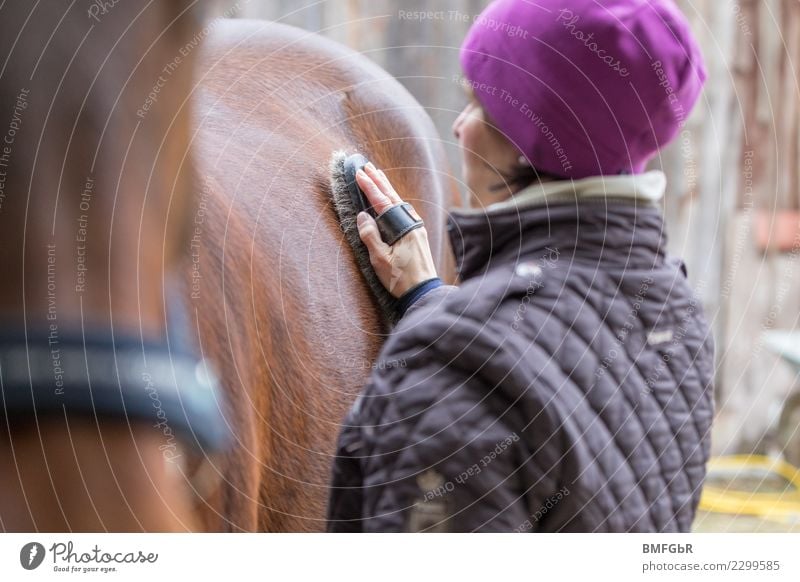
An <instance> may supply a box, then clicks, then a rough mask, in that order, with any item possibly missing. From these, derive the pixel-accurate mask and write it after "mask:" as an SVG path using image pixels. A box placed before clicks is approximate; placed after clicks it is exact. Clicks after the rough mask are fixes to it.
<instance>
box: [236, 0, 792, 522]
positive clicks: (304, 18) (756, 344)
mask: <svg viewBox="0 0 800 582" xmlns="http://www.w3.org/2000/svg"><path fill="white" fill-rule="evenodd" d="M487 4H488V2H486V1H484V0H436V1H431V0H425V1H422V0H405V1H404V2H402V5H400V3H397V2H394V1H390V0H329V1H316V2H312V1H310V0H271V1H270V2H259V1H256V0H250V1H247V0H240V1H239V2H236V3H234V2H231V3H230V5H229V6H228V9H227V12H226V14H227V15H228V16H230V17H235V18H260V19H269V20H274V21H279V22H283V23H286V24H291V25H294V26H298V27H301V28H304V29H306V30H308V31H311V32H314V33H318V34H321V35H324V36H326V37H329V38H332V39H334V40H337V41H339V42H342V43H344V44H346V45H349V46H350V47H352V48H354V49H355V50H357V51H359V52H361V53H363V54H364V55H365V56H367V57H368V58H370V59H372V60H373V61H375V62H376V63H378V64H379V65H381V66H382V67H384V68H385V69H386V70H387V71H388V72H389V73H391V74H392V75H394V76H395V77H397V78H398V79H399V80H400V82H401V83H403V84H404V85H405V86H406V87H407V88H408V89H409V91H410V92H411V93H412V94H413V95H414V96H415V97H416V98H417V99H418V100H419V102H420V103H421V104H422V105H423V106H424V107H425V108H426V109H427V111H428V113H429V114H430V116H431V117H432V118H433V120H434V122H435V124H436V126H437V128H438V130H439V133H440V136H441V138H442V139H443V141H444V144H445V148H446V150H447V153H448V156H449V159H450V163H451V166H452V170H453V171H454V173H455V174H456V175H458V173H459V170H460V162H459V157H458V149H457V144H456V142H455V140H454V138H453V136H452V132H451V129H450V127H451V125H452V123H453V121H454V120H455V118H456V116H457V115H458V113H459V112H460V110H461V108H462V107H463V106H464V104H465V97H464V93H463V91H462V89H461V87H460V86H459V84H458V82H457V81H458V79H459V75H460V69H459V66H458V49H459V46H460V44H461V40H462V39H463V37H464V35H465V33H466V32H467V29H468V28H469V26H470V24H471V22H472V21H473V20H474V18H475V17H476V16H477V15H478V14H479V13H480V12H481V10H482V9H483V7H485V6H486V5H487ZM677 4H678V5H679V6H680V8H681V9H682V10H683V11H684V13H685V14H686V16H687V17H688V19H689V21H690V22H691V24H692V26H693V28H694V31H695V34H696V35H697V37H698V38H699V40H700V42H701V44H702V46H703V48H704V53H705V58H706V64H707V67H708V72H709V79H708V82H707V84H706V90H705V93H704V95H703V97H702V98H701V100H700V102H699V104H698V106H697V107H696V109H695V111H694V112H693V114H692V116H691V118H690V119H688V121H687V123H686V126H685V128H684V130H683V132H682V133H681V134H680V136H679V137H678V139H677V140H676V141H675V142H674V143H673V144H672V145H671V146H670V147H669V148H667V149H666V150H665V151H664V152H662V155H661V156H660V157H659V158H657V159H655V160H654V161H653V162H652V166H653V167H657V168H661V169H663V170H664V171H665V172H666V175H667V178H668V184H669V186H668V192H667V196H666V199H665V202H664V213H665V216H666V218H667V224H668V233H669V236H670V247H671V250H672V252H673V253H674V254H676V255H679V256H681V257H683V258H684V260H685V262H686V264H687V267H688V271H689V277H690V279H691V282H692V284H693V286H694V288H695V289H696V291H697V294H698V296H699V297H700V298H701V299H702V301H703V304H704V306H705V310H706V314H707V316H708V318H709V320H710V321H711V323H712V326H713V330H714V334H715V337H716V341H717V358H718V359H717V369H718V374H717V388H716V400H717V409H718V416H717V420H716V424H715V429H714V435H713V454H714V455H716V456H721V455H725V456H726V458H727V460H726V461H725V462H720V463H718V464H717V465H712V474H711V477H710V480H709V485H710V488H709V491H710V493H709V495H708V496H707V498H711V499H712V501H711V502H708V501H707V500H706V501H705V502H704V505H703V507H705V509H707V510H709V511H704V512H701V514H700V516H699V518H698V523H697V526H696V528H697V529H698V530H701V531H703V530H717V531H719V530H725V531H732V530H737V529H740V530H754V529H756V530H768V531H783V530H788V529H796V528H797V527H798V524H800V521H798V520H800V510H798V508H800V501H797V500H795V497H794V495H795V493H797V492H798V491H797V487H796V485H797V484H798V483H800V479H798V474H797V473H796V472H795V470H794V467H795V466H797V465H800V430H798V427H800V397H798V396H797V395H796V394H797V393H796V392H795V390H796V388H797V384H798V370H800V340H798V333H797V332H796V331H795V330H796V329H797V319H798V314H800V267H799V266H798V255H800V212H799V210H800V80H799V79H800V77H799V76H798V70H799V69H800V2H798V1H797V0H694V1H689V0H678V1H677ZM415 11H419V12H425V13H433V14H431V15H430V17H425V18H419V17H410V16H409V14H410V13H413V12H415ZM734 454H740V455H741V454H748V455H751V454H759V455H764V457H747V458H739V457H732V458H731V457H730V455H734ZM778 461H786V462H788V463H790V464H788V465H780V466H778V465H776V464H775V463H777V462H778ZM715 479H717V480H718V481H719V482H718V483H717V482H716V481H715ZM715 484H716V485H718V486H719V488H720V491H722V493H721V494H724V493H726V492H727V493H728V496H727V497H725V496H724V495H723V497H722V498H719V499H716V501H714V499H715V498H714V497H713V495H712V494H713V492H714V487H715ZM738 489H741V490H742V492H743V493H742V495H743V496H744V497H743V498H742V499H739V500H738V501H735V500H734V501H732V500H731V499H730V495H729V493H730V492H731V491H733V490H738ZM759 495H760V496H762V497H759ZM764 496H765V497H764ZM756 501H757V502H758V503H755V502H756ZM762 502H763V503H762ZM736 503H738V505H737V504H736ZM748 503H749V504H748ZM726 504H728V505H726ZM731 504H732V505H731ZM764 504H766V505H764ZM792 504H796V505H792Z"/></svg>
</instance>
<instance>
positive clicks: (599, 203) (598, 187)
mask: <svg viewBox="0 0 800 582" xmlns="http://www.w3.org/2000/svg"><path fill="white" fill-rule="evenodd" d="M665 187H666V180H665V178H664V174H663V173H662V172H647V173H645V174H640V175H637V176H595V177H591V178H585V179H583V180H570V181H560V182H550V183H544V184H537V185H535V186H532V187H530V188H526V189H524V190H522V191H521V192H519V193H517V194H516V195H515V196H513V197H512V198H510V199H509V200H506V201H503V202H501V203H498V204H494V205H492V206H490V207H488V208H487V209H485V210H473V209H464V210H453V211H451V214H450V218H449V221H448V230H449V234H450V240H451V244H452V247H453V251H454V253H455V256H456V265H457V268H458V274H459V277H460V278H461V279H462V280H465V279H469V278H471V277H475V276H478V275H481V274H484V273H485V272H486V271H487V270H489V269H490V268H491V267H493V266H495V265H497V264H505V263H511V264H516V263H517V262H518V261H519V260H520V259H528V258H531V257H536V256H539V255H547V256H549V257H551V259H552V257H553V256H554V253H555V256H558V257H559V258H560V259H564V258H566V259H568V260H569V261H570V262H571V261H573V260H578V261H581V262H584V263H585V262H590V263H594V264H595V265H597V266H599V265H601V264H602V265H604V266H607V267H613V266H616V267H624V268H653V267H655V266H657V265H658V264H659V263H660V262H661V261H663V259H664V257H665V254H666V251H665V247H666V236H665V234H664V224H663V219H662V217H661V211H660V208H659V200H660V199H661V198H662V196H663V194H664V190H665Z"/></svg>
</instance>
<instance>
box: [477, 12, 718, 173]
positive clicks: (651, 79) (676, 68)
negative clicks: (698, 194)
mask: <svg viewBox="0 0 800 582" xmlns="http://www.w3.org/2000/svg"><path fill="white" fill-rule="evenodd" d="M461 67H462V69H463V71H464V75H465V76H466V78H467V81H468V83H469V85H470V86H471V87H472V90H473V92H474V94H475V96H476V97H477V99H478V101H479V102H480V103H481V105H482V106H483V108H484V109H485V110H486V111H487V113H488V114H489V116H490V117H491V119H492V121H493V122H494V123H495V125H496V126H497V127H498V129H499V130H500V131H502V132H503V133H504V134H505V135H506V137H507V138H508V139H510V140H511V141H512V142H513V143H514V144H515V145H516V146H517V148H518V149H519V150H520V152H521V153H522V154H524V155H525V157H526V158H527V159H528V161H529V162H530V163H531V165H533V166H534V167H535V168H537V169H538V170H541V171H543V172H547V173H549V174H555V175H557V176H563V177H565V178H576V179H577V178H583V177H586V176H595V175H601V174H636V173H639V172H642V171H643V170H644V167H645V164H646V163H647V161H648V160H649V159H650V158H652V157H653V155H654V154H655V153H656V152H657V151H658V150H659V149H660V148H662V147H664V146H665V145H666V144H667V143H668V142H669V141H671V140H672V139H673V138H674V137H675V136H676V134H677V133H678V131H679V130H680V129H681V126H682V125H683V123H684V122H685V121H686V119H687V117H688V116H689V113H690V111H691V109H692V107H693V106H694V104H695V102H696V101H697V98H698V96H699V95H700V91H701V89H702V87H703V83H704V81H705V79H706V71H705V66H704V64H703V57H702V55H701V53H700V48H699V47H698V45H697V42H696V40H695V39H694V37H693V36H692V33H691V31H690V29H689V25H688V23H687V22H686V19H685V18H684V16H683V15H682V14H681V12H680V11H679V10H678V8H677V7H676V6H675V5H674V3H673V2H672V0H604V1H603V2H602V3H601V2H599V1H598V0H496V1H495V2H493V3H492V4H490V5H489V7H488V8H487V9H486V10H485V11H484V12H483V13H482V14H481V15H480V16H478V17H477V18H476V19H475V22H474V23H473V25H472V28H471V29H470V31H469V33H468V34H467V38H466V39H465V40H464V44H463V46H462V47H461Z"/></svg>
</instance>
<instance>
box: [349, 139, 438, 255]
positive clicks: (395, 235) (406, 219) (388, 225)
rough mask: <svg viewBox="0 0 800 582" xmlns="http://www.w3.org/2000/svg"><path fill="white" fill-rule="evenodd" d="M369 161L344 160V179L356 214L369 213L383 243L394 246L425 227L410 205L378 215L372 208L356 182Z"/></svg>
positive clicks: (359, 158) (359, 157) (358, 157)
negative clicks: (358, 174)
mask: <svg viewBox="0 0 800 582" xmlns="http://www.w3.org/2000/svg"><path fill="white" fill-rule="evenodd" d="M368 163H369V160H367V158H365V157H364V156H362V155H361V154H352V155H350V156H348V157H347V158H345V160H344V177H345V182H346V184H347V191H348V194H349V195H350V200H351V202H352V204H353V208H355V210H356V214H358V213H359V212H368V213H369V214H370V215H371V216H372V218H374V219H375V222H376V224H377V225H378V232H380V234H381V238H382V239H383V242H385V243H386V244H387V245H393V244H394V243H396V242H397V241H399V240H400V239H401V238H403V237H404V236H405V235H407V234H408V233H409V232H411V231H412V230H415V229H417V228H420V227H421V226H423V222H422V220H420V219H419V218H416V217H415V216H414V213H413V210H412V208H411V205H410V204H407V203H406V204H398V205H396V206H392V207H391V208H389V209H387V210H385V211H384V212H382V213H381V214H378V215H376V213H375V209H374V208H372V206H370V204H369V201H368V200H367V197H366V195H365V194H364V192H362V190H361V188H360V187H359V186H358V182H356V174H357V173H358V171H359V170H360V169H362V168H363V167H364V166H366V165H367V164H368Z"/></svg>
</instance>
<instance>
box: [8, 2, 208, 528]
mask: <svg viewBox="0 0 800 582" xmlns="http://www.w3.org/2000/svg"><path fill="white" fill-rule="evenodd" d="M193 4H194V2H193V1H192V0H176V1H171V2H166V3H162V2H157V3H151V4H149V5H148V7H147V8H145V9H142V3H138V2H120V3H116V4H113V5H112V4H110V3H106V5H105V7H104V8H103V10H104V12H102V13H101V12H100V9H97V11H93V10H90V12H88V13H87V12H86V10H85V6H84V8H83V9H77V8H73V9H72V10H70V11H68V12H67V14H66V15H64V14H63V13H61V12H60V11H58V10H55V9H53V8H45V7H41V8H40V10H39V11H38V12H37V13H36V14H34V15H33V16H32V17H31V18H30V20H28V21H27V24H24V23H25V22H26V19H28V16H29V12H30V10H31V7H30V3H23V2H17V3H11V5H10V6H6V7H5V8H4V9H3V11H2V12H3V16H2V20H0V32H1V33H2V34H0V53H2V54H8V55H10V57H9V59H8V63H7V64H6V67H5V70H4V71H3V72H2V73H0V74H2V79H3V82H2V84H0V112H2V113H3V115H4V116H5V115H6V114H11V115H12V117H11V122H10V124H9V123H8V121H9V120H8V118H5V117H4V118H3V119H2V123H0V133H2V131H5V130H6V129H7V128H8V133H7V134H6V135H5V136H3V135H0V180H2V182H0V186H2V191H0V269H2V273H3V275H4V279H5V280H4V283H3V285H0V321H3V322H4V327H5V329H6V330H8V329H13V328H14V327H15V326H16V328H17V329H19V330H20V333H22V329H23V327H24V329H25V330H31V329H34V328H43V329H53V326H56V328H57V329H58V330H59V332H60V333H66V332H68V331H69V330H72V331H73V332H77V333H81V330H84V331H87V330H88V331H90V332H92V333H99V334H107V335H110V334H111V333H112V331H113V334H114V336H115V337H119V336H120V335H138V334H142V335H143V336H148V337H150V338H152V339H158V338H162V337H163V336H164V334H165V323H164V321H165V318H164V300H163V297H164V285H165V280H166V278H167V276H168V273H169V272H170V271H171V270H174V269H175V267H176V262H177V257H178V256H179V251H180V249H181V246H182V245H183V244H185V243H186V242H187V241H186V239H185V237H184V236H183V226H184V218H183V217H184V216H185V215H186V211H187V208H186V205H187V204H188V203H189V199H190V196H189V194H188V192H189V179H190V176H191V168H190V165H189V163H188V159H186V158H185V154H186V152H187V151H188V134H189V130H188V111H187V109H186V107H185V106H184V103H185V100H186V98H187V96H188V95H189V93H190V90H191V83H190V79H191V73H192V67H193V56H194V55H193V47H194V45H195V44H196V42H197V41H198V40H199V38H200V35H201V34H202V33H201V30H202V25H201V24H200V20H199V15H198V14H197V10H196V9H194V8H191V6H192V5H193ZM98 6H99V4H98ZM140 11H141V12H140ZM62 17H63V21H60V19H61V18H62ZM23 27H24V28H23ZM20 29H22V30H23V34H21V35H19V36H18V35H17V34H16V32H17V31H19V30H20ZM51 35H52V37H51ZM15 38H18V42H17V44H16V45H13V43H14V39H15ZM12 46H13V50H12ZM43 47H47V48H46V49H45V50H44V51H43V50H42V49H43ZM170 216H171V217H173V218H172V219H170ZM112 326H113V329H112ZM30 424H31V423H27V422H20V424H19V426H17V427H14V428H13V432H12V434H11V438H10V442H0V523H2V524H3V528H4V529H39V530H64V529H72V530H76V529H77V530H81V529H112V530H140V529H175V528H183V527H187V526H188V521H187V519H186V515H187V511H186V502H185V500H184V499H182V498H180V496H178V495H176V494H175V493H174V491H176V490H183V489H182V488H181V487H180V486H182V483H180V480H177V481H176V479H177V476H176V474H174V472H171V471H170V470H169V468H168V467H166V466H165V463H164V459H163V458H162V455H161V454H160V453H159V451H158V447H157V445H158V441H157V439H155V438H154V437H153V436H152V433H153V431H152V428H151V427H149V426H144V427H143V428H141V427H138V426H131V427H129V426H127V424H125V425H124V426H122V425H119V424H117V423H115V422H112V421H107V420H103V419H101V420H99V421H97V422H95V421H94V420H92V421H76V420H75V419H72V420H71V421H70V422H69V425H67V421H66V420H65V419H53V418H50V419H46V420H42V419H40V422H39V423H38V424H37V425H36V426H35V427H32V426H30ZM22 500H24V503H22ZM125 508H127V509H125Z"/></svg>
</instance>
